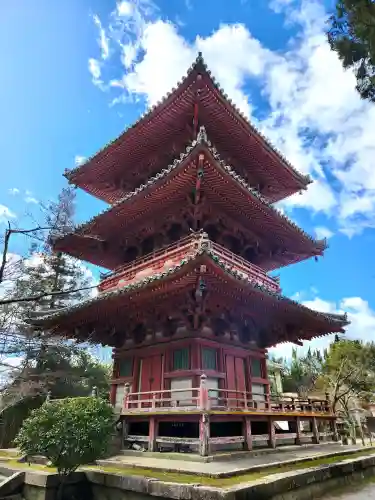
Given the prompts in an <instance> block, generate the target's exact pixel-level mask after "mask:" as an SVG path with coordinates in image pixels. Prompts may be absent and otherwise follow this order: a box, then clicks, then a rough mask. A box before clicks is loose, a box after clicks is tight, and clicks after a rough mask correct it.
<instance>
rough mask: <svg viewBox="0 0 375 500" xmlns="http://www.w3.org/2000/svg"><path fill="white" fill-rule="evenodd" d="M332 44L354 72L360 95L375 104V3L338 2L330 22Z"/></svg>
mask: <svg viewBox="0 0 375 500" xmlns="http://www.w3.org/2000/svg"><path fill="white" fill-rule="evenodd" d="M329 25H330V28H329V31H328V40H329V43H330V46H331V49H332V50H334V51H335V52H336V53H337V54H338V56H339V58H340V60H341V61H342V64H343V67H344V68H352V69H353V70H354V73H355V76H356V79H357V86H356V88H357V91H358V92H359V94H360V96H361V97H362V98H363V99H367V100H369V101H371V102H375V2H374V0H337V2H336V12H335V14H333V15H332V16H331V17H330V20H329Z"/></svg>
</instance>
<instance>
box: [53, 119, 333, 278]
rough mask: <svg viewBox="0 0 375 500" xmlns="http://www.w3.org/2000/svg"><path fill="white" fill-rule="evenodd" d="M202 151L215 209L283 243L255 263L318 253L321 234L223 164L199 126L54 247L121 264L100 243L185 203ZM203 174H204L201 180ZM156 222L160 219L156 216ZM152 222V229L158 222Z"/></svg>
mask: <svg viewBox="0 0 375 500" xmlns="http://www.w3.org/2000/svg"><path fill="white" fill-rule="evenodd" d="M201 153H204V155H205V159H206V160H207V161H208V163H209V166H211V167H209V166H205V170H204V178H203V179H202V186H204V189H205V195H206V196H207V197H208V196H209V195H210V196H211V197H212V198H213V200H212V201H213V202H214V204H215V206H216V211H218V212H219V211H220V212H222V213H223V212H226V209H227V211H228V210H229V212H230V214H231V217H232V219H233V221H234V223H235V222H237V221H238V222H239V223H242V226H243V227H246V228H247V229H248V230H249V231H250V233H252V234H253V237H254V240H257V241H258V240H262V239H263V240H264V239H265V238H266V236H265V233H266V231H268V232H269V231H272V237H273V239H275V240H276V241H277V242H278V243H279V246H280V248H281V247H282V248H283V253H279V254H277V253H275V254H272V253H269V254H268V255H267V256H266V257H262V262H258V261H257V262H254V263H256V264H257V265H259V266H261V267H262V268H263V269H265V270H272V269H276V268H279V267H282V266H285V265H289V264H291V263H292V262H298V261H301V260H304V259H306V258H309V257H311V256H317V255H321V254H322V253H323V251H324V250H325V249H326V248H327V242H326V240H315V239H313V238H312V237H311V236H310V235H308V234H307V233H306V232H305V231H303V230H302V229H300V228H299V227H298V226H297V225H296V224H295V223H294V222H292V221H291V220H290V219H289V218H288V217H287V216H286V215H284V214H283V213H282V212H281V211H280V210H278V209H277V208H275V207H274V206H273V205H272V204H271V203H270V202H269V201H268V200H267V199H266V198H265V197H264V196H262V195H261V194H260V193H259V192H258V191H257V190H256V189H255V188H253V187H251V186H249V185H248V184H247V183H246V182H245V181H244V179H242V178H241V176H240V175H238V174H237V173H236V172H235V171H234V169H233V168H232V167H231V166H229V165H227V164H226V163H225V162H224V161H223V160H222V159H221V157H220V155H219V153H218V151H217V150H216V149H215V148H214V147H212V145H211V143H210V141H209V140H208V138H207V135H206V133H205V129H204V127H202V128H201V130H200V133H199V134H198V138H197V140H194V141H193V142H192V143H191V144H190V145H189V146H188V147H187V148H186V150H185V152H184V153H181V154H180V157H179V158H178V159H176V160H174V162H173V163H172V164H170V165H169V166H168V167H167V168H164V169H163V170H162V171H161V172H159V173H158V174H156V176H154V177H152V178H151V179H149V180H148V182H147V183H146V184H143V185H141V186H139V187H138V188H137V189H135V190H134V191H132V192H130V193H128V194H126V195H125V196H124V197H123V198H122V199H120V200H119V201H118V202H117V203H115V204H114V205H113V206H111V207H109V208H107V209H105V210H104V211H103V212H101V213H100V214H99V215H97V216H95V217H93V218H92V219H91V220H89V221H88V222H87V223H85V224H82V225H80V226H78V227H77V228H76V229H75V231H74V232H72V233H68V234H67V235H65V236H64V237H63V238H61V239H59V240H56V242H55V245H54V247H55V250H58V251H63V252H66V253H69V254H71V255H73V256H75V257H78V258H80V259H85V260H87V261H89V262H91V263H93V264H96V265H100V266H102V267H105V268H107V269H114V268H116V267H118V266H120V265H122V264H123V254H121V252H117V253H116V252H115V251H113V252H111V251H110V250H109V248H108V245H106V244H105V243H106V242H108V241H111V240H112V239H113V238H115V239H116V240H118V238H119V234H121V233H119V231H120V230H121V232H122V234H125V236H126V237H128V236H129V237H130V234H131V233H132V232H133V234H134V232H135V234H136V232H137V231H138V232H141V231H142V221H143V222H145V221H149V220H151V219H152V220H154V219H155V214H162V213H165V211H167V210H172V211H175V210H176V206H178V205H181V204H182V205H183V204H184V203H185V204H186V200H185V198H186V193H185V191H186V190H188V191H191V189H192V188H193V186H194V185H195V182H196V176H197V167H196V165H195V163H194V161H195V158H196V157H197V156H198V155H199V154H201ZM206 175H207V177H208V180H207V181H206V184H204V183H205V177H206ZM210 193H211V194H210ZM180 198H181V199H180ZM181 202H182V203H181ZM159 222H160V223H162V222H163V219H162V218H160V217H159ZM154 225H155V230H157V227H156V226H157V223H156V222H155V223H154ZM265 228H267V229H265ZM128 241H129V238H128Z"/></svg>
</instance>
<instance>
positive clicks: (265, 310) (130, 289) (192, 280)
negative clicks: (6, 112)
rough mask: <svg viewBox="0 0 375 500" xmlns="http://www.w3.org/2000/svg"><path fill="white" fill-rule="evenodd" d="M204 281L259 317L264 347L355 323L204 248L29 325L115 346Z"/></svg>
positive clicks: (212, 295) (224, 300) (235, 307)
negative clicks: (119, 337) (117, 337)
mask: <svg viewBox="0 0 375 500" xmlns="http://www.w3.org/2000/svg"><path fill="white" fill-rule="evenodd" d="M202 273H203V274H202ZM199 276H201V277H202V278H203V279H204V283H205V289H206V290H207V293H208V301H213V302H212V303H214V302H215V300H218V301H221V304H225V305H226V307H227V308H230V309H231V310H232V311H235V313H236V315H237V312H238V311H241V310H242V311H244V313H245V315H248V317H249V318H251V317H254V316H256V317H257V321H260V323H262V336H261V337H260V341H261V343H262V347H270V346H272V345H275V344H277V343H280V342H297V343H300V342H301V341H303V340H311V339H312V338H314V337H319V336H322V335H327V334H329V333H334V332H341V333H343V332H344V329H343V328H344V326H346V325H348V324H349V321H348V319H347V316H346V314H344V315H338V314H328V313H322V312H317V311H314V310H312V309H310V308H308V307H306V306H304V305H301V304H299V303H297V302H296V301H294V300H292V299H290V298H287V297H285V296H282V295H281V294H279V293H275V292H272V291H270V290H269V289H268V288H266V287H264V286H262V285H259V284H258V283H256V282H255V281H253V280H251V279H249V278H248V277H246V276H244V274H243V273H241V272H238V271H236V270H234V269H233V268H231V267H230V266H228V265H227V264H226V263H225V262H223V261H222V260H220V258H218V257H217V255H215V253H214V252H213V251H212V250H211V249H210V247H209V245H201V246H200V247H199V248H198V249H197V251H196V252H195V253H194V254H191V255H190V256H188V257H186V258H184V259H182V260H181V261H180V263H178V264H175V265H173V266H172V267H170V268H169V269H167V270H165V271H164V272H161V273H158V274H154V275H153V276H148V277H145V278H143V279H140V280H139V281H137V282H133V283H131V284H129V285H125V286H123V287H120V288H118V289H116V290H113V291H108V292H103V293H101V294H100V295H98V296H97V297H95V298H91V299H89V300H86V301H84V302H81V303H80V304H76V305H74V306H71V307H68V308H65V309H61V310H58V311H54V312H52V313H49V312H46V313H42V312H38V313H36V314H35V313H34V314H35V315H33V317H30V319H29V323H31V324H33V325H34V326H35V327H37V328H43V329H49V330H52V331H53V332H54V333H55V334H57V335H64V336H67V337H74V338H78V339H80V340H85V341H92V342H94V343H95V342H96V343H97V342H100V343H102V344H107V345H114V343H113V342H114V339H113V338H112V337H111V336H113V335H114V332H115V330H116V328H120V332H124V325H127V326H126V330H128V329H129V327H130V325H131V321H130V319H129V318H131V317H132V314H135V318H136V320H135V321H139V318H142V317H143V316H145V315H146V314H147V311H149V310H151V313H152V317H153V318H155V311H157V310H158V308H159V309H161V308H162V307H163V305H164V307H165V308H166V309H167V310H168V311H169V313H168V314H173V313H171V311H173V310H174V309H176V308H177V304H181V303H184V301H186V293H187V292H188V293H189V294H190V296H191V293H192V292H194V290H196V289H197V281H198V278H199ZM216 307H217V306H216ZM152 308H154V309H152ZM219 309H220V310H222V309H221V308H219ZM132 321H133V322H134V318H133V317H132ZM267 332H270V333H267Z"/></svg>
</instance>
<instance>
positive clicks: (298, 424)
mask: <svg viewBox="0 0 375 500" xmlns="http://www.w3.org/2000/svg"><path fill="white" fill-rule="evenodd" d="M301 438H302V436H301V419H300V417H296V444H302V439H301Z"/></svg>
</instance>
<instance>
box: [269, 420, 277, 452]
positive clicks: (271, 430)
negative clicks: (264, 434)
mask: <svg viewBox="0 0 375 500" xmlns="http://www.w3.org/2000/svg"><path fill="white" fill-rule="evenodd" d="M268 436H269V442H268V445H269V447H270V448H276V432H275V425H274V423H273V418H272V417H269V418H268Z"/></svg>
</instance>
